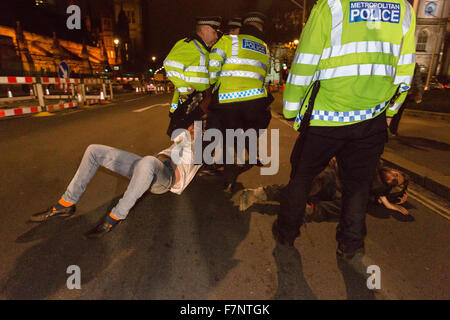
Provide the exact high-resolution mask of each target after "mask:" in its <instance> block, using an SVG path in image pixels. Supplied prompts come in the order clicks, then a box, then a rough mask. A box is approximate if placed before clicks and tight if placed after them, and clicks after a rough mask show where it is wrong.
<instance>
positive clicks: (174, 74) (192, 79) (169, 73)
mask: <svg viewBox="0 0 450 320" xmlns="http://www.w3.org/2000/svg"><path fill="white" fill-rule="evenodd" d="M167 77H175V78H179V79H181V80H184V81H186V82H189V83H204V84H209V79H208V78H200V77H186V76H185V75H184V74H182V73H179V72H176V71H167Z"/></svg>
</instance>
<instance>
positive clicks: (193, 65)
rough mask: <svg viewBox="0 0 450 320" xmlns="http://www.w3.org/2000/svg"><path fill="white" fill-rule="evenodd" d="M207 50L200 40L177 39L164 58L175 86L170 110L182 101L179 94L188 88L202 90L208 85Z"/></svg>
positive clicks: (172, 110) (185, 91)
mask: <svg viewBox="0 0 450 320" xmlns="http://www.w3.org/2000/svg"><path fill="white" fill-rule="evenodd" d="M208 61H209V51H208V49H207V48H206V47H205V45H204V44H203V43H202V41H200V40H198V39H195V38H185V39H182V40H180V41H178V42H177V43H176V44H175V45H174V46H173V48H172V50H170V52H169V54H168V55H167V57H166V59H165V60H164V68H165V69H166V74H167V77H168V78H169V80H170V81H171V82H172V83H173V85H174V86H175V91H174V94H173V98H172V104H171V108H170V112H174V111H175V109H176V108H177V107H178V104H179V103H180V102H182V99H180V96H181V95H187V94H188V92H189V89H191V88H193V89H195V90H197V91H204V90H206V89H208V88H209V87H210V84H209V75H208Z"/></svg>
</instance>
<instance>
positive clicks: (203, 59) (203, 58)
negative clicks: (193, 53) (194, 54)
mask: <svg viewBox="0 0 450 320" xmlns="http://www.w3.org/2000/svg"><path fill="white" fill-rule="evenodd" d="M192 41H193V42H194V43H195V46H196V47H197V50H198V51H199V52H200V63H199V64H200V66H202V67H204V66H206V57H205V54H204V53H203V50H202V48H201V46H200V44H199V43H198V42H197V40H195V39H194V40H192Z"/></svg>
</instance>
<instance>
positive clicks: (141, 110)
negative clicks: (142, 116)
mask: <svg viewBox="0 0 450 320" xmlns="http://www.w3.org/2000/svg"><path fill="white" fill-rule="evenodd" d="M159 106H169V104H168V103H162V104H154V105H151V106H148V107H145V108H141V109H136V110H133V112H143V111H147V110H149V109H152V108H155V107H159Z"/></svg>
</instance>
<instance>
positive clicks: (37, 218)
mask: <svg viewBox="0 0 450 320" xmlns="http://www.w3.org/2000/svg"><path fill="white" fill-rule="evenodd" d="M75 210H76V206H75V205H74V204H73V205H71V206H69V207H64V206H62V205H60V204H59V203H57V204H56V205H54V206H53V207H50V208H49V209H47V210H46V211H44V212H39V213H35V214H33V215H32V216H31V218H30V221H33V222H43V221H46V220H48V219H49V218H51V217H70V216H71V215H73V214H74V213H75Z"/></svg>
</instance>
